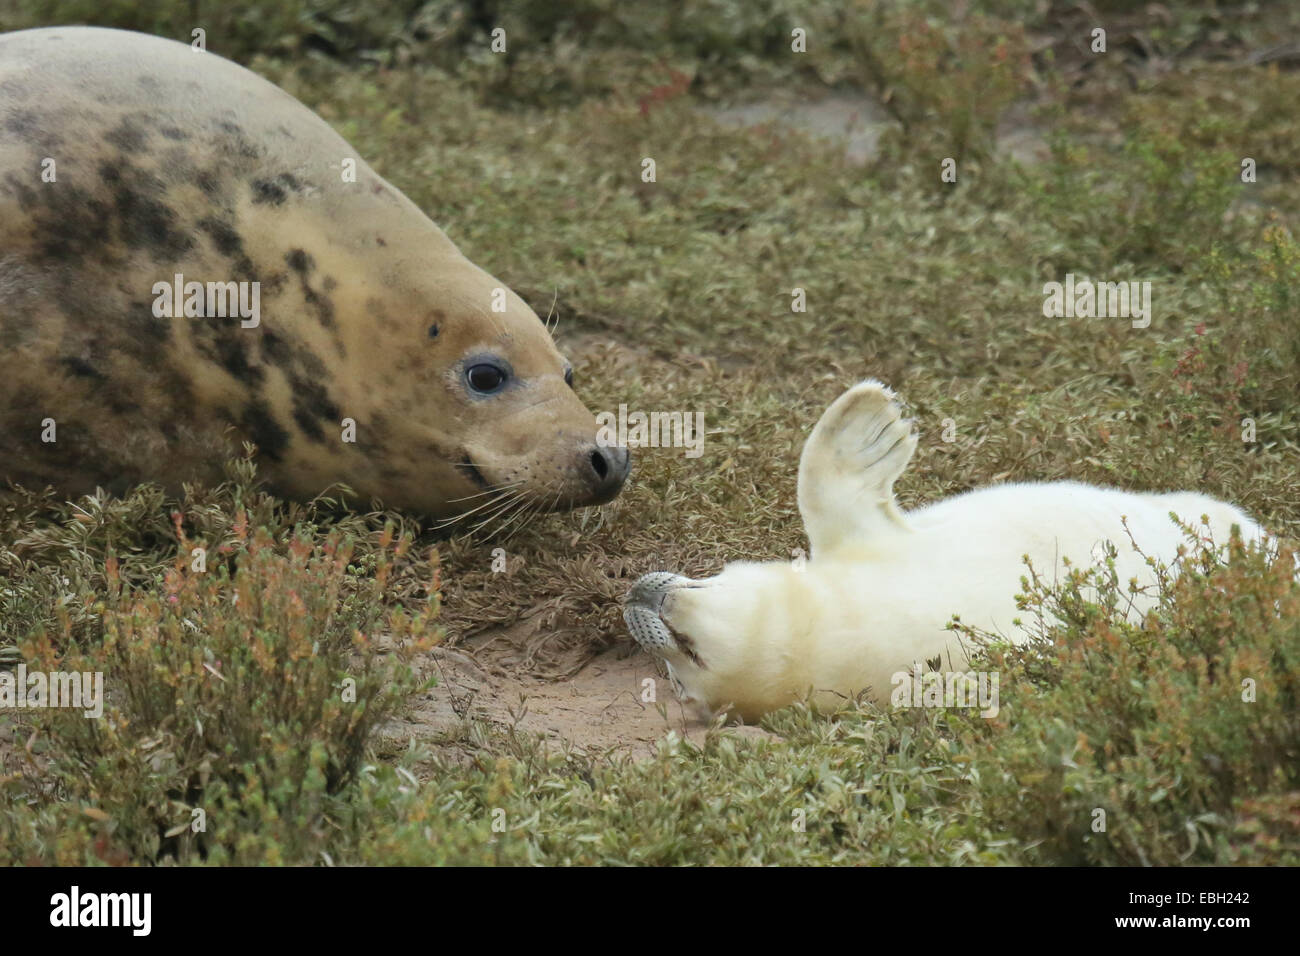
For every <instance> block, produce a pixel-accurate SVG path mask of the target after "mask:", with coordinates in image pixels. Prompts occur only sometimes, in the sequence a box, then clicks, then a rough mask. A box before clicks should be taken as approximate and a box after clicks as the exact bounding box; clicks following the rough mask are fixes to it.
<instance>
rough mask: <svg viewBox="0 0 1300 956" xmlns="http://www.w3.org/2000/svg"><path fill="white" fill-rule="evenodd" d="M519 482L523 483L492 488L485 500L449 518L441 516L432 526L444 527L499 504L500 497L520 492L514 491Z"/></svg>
mask: <svg viewBox="0 0 1300 956" xmlns="http://www.w3.org/2000/svg"><path fill="white" fill-rule="evenodd" d="M521 484H523V482H519V483H517V484H515V485H511V486H509V487H507V488H504V489H502V488H498V489H494V490H493V491H492V497H491V498H489V499H488V500H487V501H482V502H479V503H478V504H477V505H475V506H474V507H473V508H467V509H466V510H464V511H462V512H460V513H459V514H456V515H453V516H452V517H450V518H443V519H442V520H441V521H439V522H438V523H437V524H435V525H434V528H436V529H442V528H446V527H448V526H449V525H453V524H456V523H457V522H459V521H464V520H465V519H466V518H468V517H469V516H470V515H472V514H476V513H477V512H480V511H482V510H483V509H484V508H491V507H492V506H493V505H496V504H499V503H500V502H501V501H502V499H504V498H507V497H509V496H510V495H511V494H518V493H520V492H514V489H515V488H518V487H519V485H521Z"/></svg>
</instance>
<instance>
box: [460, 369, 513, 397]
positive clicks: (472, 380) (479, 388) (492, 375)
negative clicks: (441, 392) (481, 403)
mask: <svg viewBox="0 0 1300 956" xmlns="http://www.w3.org/2000/svg"><path fill="white" fill-rule="evenodd" d="M465 378H466V380H467V381H468V382H469V387H470V388H472V389H474V391H476V392H482V393H483V394H485V395H488V394H491V393H492V392H495V391H498V390H499V389H500V388H501V386H502V385H504V384H505V383H506V370H505V369H503V368H502V367H501V366H499V365H489V364H488V363H487V362H482V363H480V364H478V365H471V366H470V367H469V368H468V369H467V370H466V372H465Z"/></svg>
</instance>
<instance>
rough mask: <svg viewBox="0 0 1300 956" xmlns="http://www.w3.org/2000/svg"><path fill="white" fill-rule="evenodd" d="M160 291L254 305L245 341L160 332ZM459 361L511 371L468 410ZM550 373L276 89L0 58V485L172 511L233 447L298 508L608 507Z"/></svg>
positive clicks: (514, 327)
mask: <svg viewBox="0 0 1300 956" xmlns="http://www.w3.org/2000/svg"><path fill="white" fill-rule="evenodd" d="M47 158H49V159H53V160H54V161H55V170H56V174H57V180H56V181H55V182H43V181H42V178H41V172H42V162H43V161H44V160H45V159H47ZM345 160H355V163H356V167H355V169H356V176H355V180H356V181H355V182H346V181H345V180H344V177H343V175H342V172H343V164H344V161H345ZM177 273H180V274H182V275H184V276H185V277H186V279H187V280H189V279H194V280H197V281H200V282H206V281H221V282H229V281H233V282H254V281H255V282H258V283H260V291H261V322H260V325H259V326H257V327H256V328H247V329H245V328H241V327H240V324H239V320H238V319H237V318H228V319H219V318H181V319H175V318H161V319H160V318H157V317H155V315H154V314H153V298H154V297H153V294H152V292H151V290H152V287H153V285H154V283H156V282H160V281H162V282H170V281H172V278H173V276H174V275H175V274H177ZM497 288H502V289H503V292H502V293H501V294H502V295H504V296H505V304H506V311H505V312H504V313H500V312H494V311H493V310H492V296H493V290H494V289H497ZM475 356H490V357H492V360H493V361H499V362H500V363H501V365H502V367H503V368H506V369H507V370H508V372H509V375H510V379H509V382H508V383H507V386H506V387H504V388H502V389H501V390H500V392H499V393H498V394H494V395H480V394H475V393H474V392H473V391H472V390H471V389H469V388H467V385H466V381H465V370H466V366H467V363H468V362H470V361H473V360H475V359H474V357H475ZM567 371H568V367H567V364H566V363H565V362H564V360H563V358H561V356H560V355H559V354H558V353H557V352H556V350H555V348H554V345H553V343H552V342H551V339H550V336H549V334H547V332H546V330H545V328H544V326H543V325H542V323H541V321H540V320H539V319H538V318H537V316H536V315H535V314H534V313H533V312H532V311H531V310H530V309H529V307H528V306H527V305H526V304H525V303H524V302H523V301H522V300H520V299H519V298H518V297H517V296H515V295H514V294H513V293H511V292H509V290H504V287H503V284H502V283H500V282H499V281H497V280H495V279H493V278H492V277H491V276H489V275H488V274H486V273H485V272H483V271H482V270H481V269H479V268H478V267H476V266H474V265H473V264H471V263H470V262H468V261H467V260H466V259H465V258H464V257H463V256H461V255H460V253H459V252H458V251H457V249H456V247H455V246H454V245H453V244H452V243H451V242H450V240H448V239H447V237H446V236H445V235H444V234H443V233H442V232H441V231H440V230H439V229H438V228H437V226H435V225H434V224H433V223H432V222H431V221H430V220H429V219H428V218H427V217H426V216H425V215H424V214H423V213H422V212H420V210H419V209H417V208H416V207H415V206H414V205H413V204H412V203H411V202H410V201H409V200H407V199H406V197H405V196H403V195H402V194H401V193H400V192H398V191H397V190H396V189H394V188H393V187H392V186H390V185H389V184H388V183H387V182H385V181H384V180H383V179H381V178H380V177H379V176H378V175H377V174H376V173H375V172H374V171H373V170H372V169H370V167H369V166H368V165H366V163H365V162H363V161H362V160H361V159H360V158H359V157H357V156H356V154H355V152H354V151H353V150H352V149H351V147H350V146H349V145H348V144H347V143H346V142H345V141H344V140H342V139H341V138H340V137H339V136H338V135H336V134H335V133H334V132H333V131H332V130H331V129H330V128H329V126H328V125H327V124H326V123H324V122H323V121H322V120H321V119H320V118H319V117H317V116H316V115H315V114H314V113H312V112H311V111H310V110H308V109H307V108H306V107H304V106H303V105H301V104H300V103H298V102H297V101H296V100H295V99H293V97H291V96H289V95H288V94H287V93H285V92H283V91H282V90H280V89H278V88H277V87H275V86H273V85H272V84H270V83H267V82H266V81H264V80H262V79H260V78H259V77H257V76H255V75H254V74H252V73H250V72H248V71H247V70H244V69H243V68H241V67H239V66H237V65H235V64H233V63H230V62H228V61H226V60H223V59H221V58H220V57H218V56H216V55H214V54H211V53H205V52H195V51H193V50H191V49H190V48H189V47H187V46H185V45H183V44H179V43H174V42H171V41H168V40H162V39H158V38H156V37H147V36H143V35H140V34H134V33H127V32H122V31H116V30H100V29H89V28H57V29H47V30H31V31H25V32H19V33H12V34H7V35H4V36H0V469H2V470H0V478H7V479H10V480H13V481H16V482H19V483H21V484H23V485H26V486H36V487H39V486H41V485H43V484H45V483H52V484H54V485H55V486H56V487H57V488H58V489H59V490H61V491H63V492H65V493H69V494H75V493H81V492H87V491H90V490H92V489H93V488H94V487H95V486H97V485H99V486H104V487H106V488H109V489H112V490H120V489H122V488H124V487H126V486H128V485H130V484H133V483H136V482H140V481H146V480H153V481H158V482H160V483H162V484H163V485H164V486H166V487H169V488H172V489H175V488H178V487H179V485H180V484H181V483H182V482H184V481H187V480H192V479H205V480H212V479H214V478H216V477H218V476H219V474H220V470H219V469H220V465H221V463H222V462H223V461H224V460H225V459H226V458H228V457H229V456H230V455H231V454H233V453H235V452H237V451H238V449H239V447H240V443H241V442H242V441H245V440H247V441H252V442H254V443H255V444H256V445H257V446H258V448H259V464H260V467H261V471H262V474H263V475H265V476H266V477H268V478H269V479H270V481H271V483H272V485H273V486H274V487H275V488H277V489H278V490H279V491H281V492H283V493H285V494H289V495H292V496H297V497H306V496H310V495H313V494H316V493H318V492H319V491H321V490H322V489H323V488H324V487H326V486H327V485H329V484H331V483H333V482H336V481H343V482H346V483H347V484H349V485H351V486H352V487H354V488H355V489H356V490H357V491H358V492H360V493H361V494H363V495H368V496H373V497H377V498H380V499H382V500H383V501H384V502H385V503H387V504H389V505H394V506H398V507H409V508H412V509H415V510H419V511H423V512H425V513H429V514H437V515H441V514H447V513H449V512H451V511H454V510H456V508H457V505H455V504H454V502H455V501H456V499H463V498H466V497H467V496H470V495H475V494H481V493H483V492H484V491H491V490H493V489H501V490H502V491H503V493H504V490H505V489H509V490H510V491H511V493H512V494H519V495H522V496H524V497H525V498H527V499H528V500H531V501H533V502H535V503H536V505H537V506H538V507H566V506H572V505H576V504H583V503H588V502H592V501H599V500H604V499H607V498H608V497H610V496H611V495H612V494H614V493H615V492H616V491H617V490H618V487H619V485H620V484H621V483H622V480H623V477H624V476H625V475H626V472H627V458H626V453H625V452H622V451H619V450H613V449H600V448H597V447H596V445H595V435H596V431H597V429H596V424H595V420H594V418H593V417H592V416H591V414H590V413H589V412H588V411H587V410H586V409H585V408H583V406H582V405H581V403H580V402H579V401H578V400H577V398H576V397H575V396H574V395H573V393H572V391H571V390H570V389H569V388H568V386H567V385H566V384H565V375H566V372H567ZM46 418H53V419H54V420H55V421H56V422H57V429H58V430H57V441H56V442H54V443H43V442H42V441H41V440H40V437H41V422H42V420H44V419H46ZM344 418H351V419H353V420H355V421H356V423H357V428H356V441H355V443H345V442H343V441H342V440H341V421H342V419H344Z"/></svg>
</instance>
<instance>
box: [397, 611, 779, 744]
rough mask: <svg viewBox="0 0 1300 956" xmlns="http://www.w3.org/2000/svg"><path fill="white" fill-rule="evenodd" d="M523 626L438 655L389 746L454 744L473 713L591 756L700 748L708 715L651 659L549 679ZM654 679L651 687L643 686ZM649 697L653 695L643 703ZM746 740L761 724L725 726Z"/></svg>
mask: <svg viewBox="0 0 1300 956" xmlns="http://www.w3.org/2000/svg"><path fill="white" fill-rule="evenodd" d="M521 630H522V629H520V628H503V629H501V630H499V631H496V632H494V633H491V634H486V635H482V636H480V637H478V638H475V639H473V640H471V641H468V642H465V643H462V644H460V645H458V646H457V647H455V648H449V649H438V650H435V651H433V652H432V655H431V660H430V662H429V663H430V667H431V670H432V673H433V674H434V675H435V676H436V677H437V681H438V683H437V686H435V687H433V688H430V689H429V690H428V691H427V692H425V693H424V694H422V695H420V696H419V697H417V698H415V699H414V701H413V706H412V709H411V710H410V712H408V713H407V714H406V715H405V716H404V717H403V718H402V719H399V720H396V721H392V722H390V723H389V724H388V725H386V726H385V727H384V728H383V729H382V730H381V731H380V734H381V737H383V738H384V739H385V740H386V741H387V742H388V743H390V745H404V744H405V743H406V741H408V740H410V739H411V738H414V739H415V740H416V741H418V742H424V743H427V744H430V745H431V746H435V747H436V746H439V745H441V744H442V743H444V742H446V741H448V740H449V739H451V740H454V739H455V737H456V734H457V732H458V731H459V730H460V729H461V728H463V727H464V725H465V721H466V720H467V719H474V720H479V721H486V722H488V723H491V724H494V725H496V726H498V727H500V728H502V729H509V728H514V730H516V731H518V732H523V733H528V734H536V735H539V736H540V737H542V738H543V740H545V741H546V742H548V743H554V744H555V745H556V746H557V747H566V746H567V747H571V748H573V749H574V750H577V751H581V752H583V753H586V754H588V755H597V754H603V753H610V754H617V755H620V756H630V757H649V756H651V755H653V754H654V752H655V745H656V743H657V741H659V740H660V739H662V738H663V737H664V735H665V734H667V733H668V732H669V731H674V732H676V734H677V735H678V736H679V737H681V738H684V739H687V740H690V741H691V742H693V743H695V744H702V743H703V742H704V737H705V734H706V732H707V731H708V728H709V723H708V721H706V720H703V719H701V718H700V717H699V716H697V715H696V714H695V713H694V711H693V710H692V709H690V708H688V707H684V706H683V705H682V704H681V702H680V701H678V699H677V696H676V694H675V693H674V692H673V689H672V685H671V683H670V682H669V681H668V680H667V679H666V678H664V677H663V676H662V675H661V674H660V673H659V671H658V669H657V667H656V665H655V663H654V661H652V660H651V659H650V658H649V657H647V656H646V655H645V654H643V653H641V652H640V651H635V652H630V651H629V649H627V648H613V649H611V650H607V651H605V652H603V653H601V654H599V655H597V656H596V657H595V658H593V659H592V660H591V661H590V662H589V663H587V664H586V666H584V667H583V668H582V669H581V670H580V671H578V672H577V673H576V674H574V675H573V676H572V677H570V678H566V679H562V680H553V681H548V680H544V679H542V678H539V677H535V676H532V675H530V674H528V673H527V672H526V670H525V668H526V664H525V663H524V658H523V650H522V645H521V642H522V639H523V635H522V634H521V633H520V632H521ZM647 682H648V683H647ZM651 696H653V698H654V700H653V701H651V700H647V699H646V698H647V697H651ZM724 732H725V733H730V734H736V735H739V736H744V737H754V736H764V737H770V736H772V735H771V734H769V733H768V732H767V731H765V730H762V729H761V728H758V727H744V726H734V727H727V728H725V730H724Z"/></svg>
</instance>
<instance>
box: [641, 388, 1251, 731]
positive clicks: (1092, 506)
mask: <svg viewBox="0 0 1300 956" xmlns="http://www.w3.org/2000/svg"><path fill="white" fill-rule="evenodd" d="M915 448H916V436H915V435H914V434H912V430H911V426H910V423H909V422H906V421H904V420H903V418H902V416H901V414H900V409H899V406H898V404H897V402H896V401H895V400H894V396H893V393H892V392H890V391H889V389H887V388H886V387H885V386H884V385H882V384H880V383H879V382H875V381H866V382H862V383H861V384H859V385H856V386H855V387H853V388H852V389H850V390H849V391H848V392H846V393H845V394H844V395H842V396H840V398H839V399H837V400H836V401H835V402H834V403H833V404H832V405H831V406H830V408H829V409H827V410H826V413H825V414H824V415H823V416H822V418H821V420H820V421H819V422H818V423H817V426H816V427H815V428H814V429H813V432H812V434H811V435H810V436H809V438H808V441H807V443H806V444H805V445H804V450H803V457H802V459H801V461H800V465H799V510H800V513H801V514H802V516H803V521H804V526H805V528H806V530H807V532H808V538H809V543H810V545H811V556H810V558H809V559H808V561H807V563H806V565H805V567H804V568H803V569H802V570H800V569H798V567H797V566H796V564H795V563H793V562H785V561H778V562H767V563H756V562H748V561H745V562H737V563H734V564H730V565H728V566H727V567H726V568H725V569H724V570H723V571H722V573H721V574H718V575H716V576H714V577H711V578H707V579H704V580H700V581H691V580H690V579H688V578H682V577H676V576H672V575H663V574H660V575H657V576H647V577H646V578H643V579H642V581H643V582H648V581H650V580H651V578H657V580H655V581H653V582H652V587H651V588H649V589H648V590H647V589H646V588H643V587H642V586H641V585H638V588H640V589H641V590H640V592H639V593H638V590H637V589H634V591H633V596H632V597H630V598H629V617H628V622H629V625H633V624H634V620H633V616H632V615H633V613H634V612H635V611H637V610H639V611H640V612H641V613H643V614H644V613H646V612H647V609H648V610H649V612H650V613H657V615H658V619H659V620H661V621H662V622H663V624H666V625H667V628H668V629H669V630H670V631H671V634H669V633H668V632H667V631H664V630H662V628H659V630H658V634H659V635H661V636H657V637H656V638H655V639H653V640H646V639H643V634H644V633H645V631H644V629H642V631H641V632H640V633H639V632H638V628H637V627H636V626H633V633H634V635H636V636H637V639H638V640H639V641H641V642H642V643H643V645H645V646H646V647H647V650H650V651H651V652H652V653H655V654H658V655H659V656H662V657H663V658H664V659H665V660H666V661H667V663H668V666H669V671H670V675H671V676H672V678H673V679H674V682H675V683H676V684H677V685H678V688H679V690H680V692H681V693H682V696H683V697H684V698H686V699H687V700H694V701H698V702H700V703H701V704H703V705H705V706H706V707H707V708H709V709H711V710H712V709H716V708H719V707H723V706H726V705H730V707H731V709H732V710H733V712H734V713H735V714H737V715H738V716H740V717H742V718H743V719H746V720H753V719H755V718H757V717H758V716H760V715H761V714H763V713H765V712H767V711H769V710H773V709H776V708H778V707H782V706H784V705H786V704H789V703H791V702H792V701H794V700H796V699H798V698H800V697H802V696H804V695H805V694H807V693H809V691H812V692H813V696H814V700H815V701H818V702H822V703H826V702H829V701H832V700H836V699H842V698H843V697H844V696H853V695H855V694H857V693H859V692H861V691H868V690H869V691H870V693H871V695H872V696H873V697H874V698H875V699H877V700H881V701H883V700H885V699H887V698H888V696H889V690H890V682H891V677H892V675H893V674H895V673H897V672H899V671H902V670H907V669H908V668H909V667H910V666H911V665H912V664H913V662H917V661H924V660H927V659H933V658H935V657H942V659H943V669H945V670H946V669H948V668H949V667H950V666H952V667H956V668H957V669H963V670H964V669H965V654H964V652H963V650H962V648H961V646H960V642H959V640H958V639H957V636H956V634H955V632H953V631H952V630H950V629H948V628H947V625H948V624H949V622H950V620H951V619H952V616H953V615H954V614H956V615H959V616H960V619H961V621H962V622H963V623H964V624H967V625H970V626H973V627H977V628H980V629H982V630H987V631H993V632H996V633H999V634H1001V635H1004V636H1005V637H1006V638H1008V639H1010V640H1013V641H1023V640H1026V639H1027V638H1028V633H1027V632H1026V631H1025V629H1024V628H1023V627H1021V626H1018V625H1017V624H1015V623H1014V619H1016V618H1018V617H1022V616H1023V617H1028V615H1027V614H1025V613H1024V612H1018V611H1017V609H1016V606H1015V595H1016V593H1017V592H1018V591H1019V590H1020V579H1021V577H1022V576H1023V575H1025V574H1027V573H1028V570H1027V569H1026V567H1025V565H1024V561H1023V556H1025V555H1028V557H1029V559H1030V561H1031V562H1032V564H1033V567H1034V570H1035V572H1036V573H1038V574H1039V575H1045V576H1046V577H1047V578H1048V579H1049V580H1051V579H1052V578H1053V576H1055V575H1059V574H1060V573H1061V570H1062V559H1063V558H1066V557H1068V558H1069V559H1070V562H1071V563H1072V564H1073V565H1074V566H1076V567H1088V566H1090V565H1092V564H1094V563H1095V562H1096V558H1097V556H1098V555H1099V554H1100V553H1101V552H1100V549H1099V546H1100V545H1104V543H1105V542H1110V544H1111V545H1112V546H1113V547H1114V548H1115V549H1116V551H1117V554H1116V557H1115V565H1116V571H1117V572H1118V575H1119V580H1120V581H1121V582H1123V583H1125V584H1126V583H1127V582H1128V580H1129V579H1130V578H1137V579H1138V581H1139V583H1140V584H1142V585H1150V584H1152V583H1153V581H1154V572H1153V570H1152V569H1151V567H1150V566H1149V565H1148V563H1147V561H1146V559H1145V558H1144V557H1143V554H1145V555H1147V556H1150V557H1153V558H1156V559H1157V560H1159V561H1161V562H1164V563H1166V564H1171V563H1173V562H1174V561H1175V560H1176V559H1177V552H1178V548H1179V546H1180V545H1182V544H1185V543H1186V540H1187V539H1186V535H1185V534H1184V532H1183V531H1182V530H1180V528H1179V527H1178V526H1177V524H1175V522H1174V521H1173V520H1172V519H1171V518H1170V513H1171V512H1173V513H1175V514H1177V515H1178V517H1179V518H1180V519H1181V520H1182V521H1183V522H1184V523H1190V524H1194V525H1196V527H1197V528H1198V530H1199V531H1201V532H1202V533H1208V534H1209V535H1211V536H1212V537H1213V539H1214V541H1215V542H1216V543H1218V544H1224V543H1226V542H1227V540H1228V538H1229V532H1230V528H1231V526H1232V525H1237V526H1238V527H1239V528H1240V529H1241V534H1242V536H1243V538H1245V539H1247V540H1252V539H1258V538H1259V536H1260V534H1261V532H1260V528H1259V526H1258V525H1257V524H1256V523H1255V522H1254V521H1252V520H1251V519H1250V518H1249V517H1247V516H1246V515H1245V514H1244V513H1243V512H1241V511H1240V510H1238V509H1237V508H1234V507H1232V506H1231V505H1228V504H1225V503H1224V502H1221V501H1217V500H1215V499H1213V498H1209V497H1206V496H1205V495H1200V494H1194V493H1191V492H1177V493H1172V494H1140V493H1134V492H1126V491H1120V490H1117V489H1113V488H1099V487H1095V486H1091V485H1085V484H1080V483H1077V482H1054V483H1051V484H1010V485H997V486H993V487H988V488H982V489H979V490H976V491H972V492H969V493H967V494H963V495H960V496H958V497H955V498H949V499H948V500H946V501H941V502H938V503H937V504H933V505H930V506H928V507H925V508H920V509H918V510H916V511H912V512H909V513H907V514H903V513H902V512H901V511H900V510H899V509H898V507H897V505H896V503H895V501H894V494H893V485H894V482H895V480H896V479H897V478H898V476H899V475H900V474H902V472H903V469H904V468H905V467H906V466H907V463H908V460H909V459H910V458H911V456H912V453H913V451H914V450H915ZM1203 515H1204V516H1207V517H1208V518H1209V526H1208V528H1206V527H1205V526H1203V525H1201V517H1202V516H1203ZM1126 521H1127V529H1126V527H1125V522H1126ZM1134 543H1136V545H1137V547H1138V548H1140V549H1141V551H1142V552H1143V554H1139V553H1137V551H1136V550H1135V549H1134ZM665 582H667V583H665ZM651 592H652V597H650V598H648V597H647V594H650V593H651ZM1150 601H1151V598H1150V597H1141V596H1140V597H1139V598H1138V599H1137V600H1136V602H1135V607H1134V613H1140V612H1141V611H1143V610H1145V608H1146V607H1148V606H1149V604H1150ZM634 602H642V603H639V604H635V605H634ZM642 620H645V618H642ZM650 623H651V624H654V625H655V626H656V628H658V622H657V621H655V620H653V619H650Z"/></svg>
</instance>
